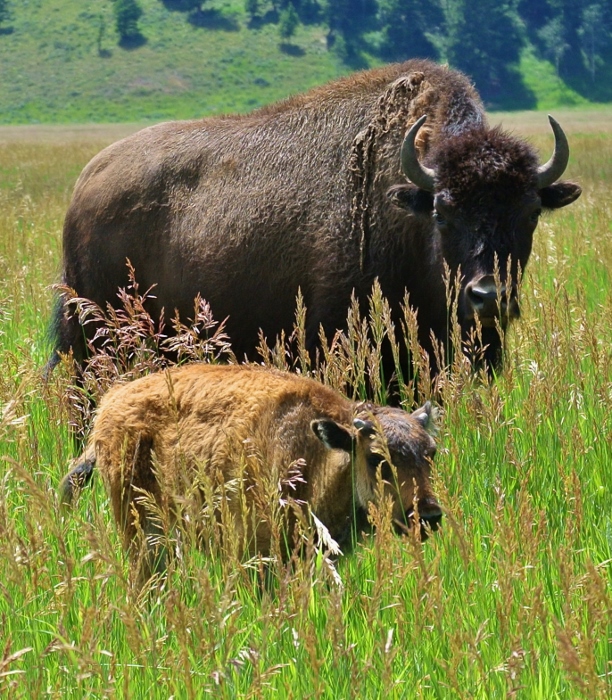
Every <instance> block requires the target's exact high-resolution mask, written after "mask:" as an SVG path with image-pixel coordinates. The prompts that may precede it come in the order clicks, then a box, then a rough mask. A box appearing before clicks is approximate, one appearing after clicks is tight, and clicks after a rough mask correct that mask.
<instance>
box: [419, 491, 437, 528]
mask: <svg viewBox="0 0 612 700" xmlns="http://www.w3.org/2000/svg"><path fill="white" fill-rule="evenodd" d="M418 508H419V520H420V521H421V532H423V530H427V528H429V529H430V530H431V531H432V532H435V531H436V530H437V529H438V528H439V527H440V523H441V522H442V509H441V508H440V506H439V505H438V503H437V502H436V501H435V500H434V499H433V498H425V499H423V500H422V501H419V506H418Z"/></svg>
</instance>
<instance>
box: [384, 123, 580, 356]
mask: <svg viewBox="0 0 612 700" xmlns="http://www.w3.org/2000/svg"><path fill="white" fill-rule="evenodd" d="M425 119H426V117H425V116H423V117H421V118H420V119H419V120H418V121H417V122H415V124H414V125H413V126H412V127H411V128H410V130H409V131H408V133H407V134H406V137H405V139H404V143H403V145H402V151H401V168H402V171H403V173H404V175H405V176H406V177H407V178H408V179H409V180H410V181H411V182H410V183H406V184H401V185H396V186H394V187H392V188H390V190H389V192H388V195H389V197H390V198H391V200H392V202H393V203H394V204H396V205H397V206H399V207H401V208H403V209H407V210H409V211H410V212H412V213H413V214H414V215H415V216H417V217H420V218H425V219H426V220H427V221H428V222H429V226H430V229H429V230H430V231H431V235H432V242H433V245H434V247H435V250H436V253H437V254H438V256H439V257H440V258H442V259H443V260H445V261H446V263H447V264H448V266H449V268H450V270H451V273H452V274H453V275H455V274H456V273H457V272H460V275H461V279H462V284H461V289H460V292H459V308H458V316H459V322H460V324H461V327H462V329H463V331H464V335H466V334H467V333H468V332H469V329H470V328H472V327H473V325H474V319H475V317H476V316H478V318H479V319H480V323H481V325H482V328H483V335H485V336H486V335H487V334H488V338H487V340H488V344H489V346H490V348H491V350H490V351H489V355H488V356H487V359H489V360H492V361H493V363H495V362H496V359H497V358H496V357H491V356H490V355H491V352H496V353H497V354H498V352H497V351H498V350H499V347H500V343H499V340H497V343H496V342H495V338H494V336H496V335H497V332H496V326H497V323H500V324H501V327H502V328H505V327H506V325H507V324H508V322H509V321H511V320H512V319H514V318H516V317H518V316H519V313H520V310H519V304H518V300H517V284H518V281H519V278H520V274H521V272H522V271H523V270H524V269H525V266H526V265H527V261H528V259H529V255H530V253H531V246H532V240H533V232H534V230H535V228H536V225H537V223H538V220H539V218H540V215H541V213H542V211H543V210H551V209H558V208H560V207H564V206H566V205H568V204H571V202H573V201H574V200H575V199H577V198H578V197H579V196H580V193H581V189H580V187H579V186H578V185H576V184H574V183H571V182H563V181H561V182H558V179H559V178H560V177H561V175H562V174H563V172H564V171H565V168H566V166H567V162H568V159H569V146H568V143H567V139H566V137H565V134H564V133H563V130H562V129H561V127H560V126H559V124H558V123H557V122H556V121H555V120H554V119H553V118H552V117H549V120H550V124H551V127H552V130H553V132H554V135H555V148H554V153H553V155H552V157H551V159H550V160H549V161H548V162H547V163H545V164H544V165H539V163H538V159H537V156H536V154H535V152H534V150H533V149H532V147H531V146H529V145H528V144H527V143H525V142H524V141H521V140H519V139H516V138H514V137H513V136H511V135H510V134H507V133H505V132H503V131H502V130H501V129H500V128H495V129H489V128H487V127H486V126H478V127H476V128H470V129H464V130H456V132H455V133H450V134H449V135H448V136H447V137H446V138H444V139H442V140H441V141H440V142H439V143H437V144H436V145H434V146H433V147H432V149H431V151H430V152H429V153H428V156H427V161H428V163H429V165H424V164H423V163H421V162H419V159H418V157H417V153H416V148H415V138H416V136H417V133H418V131H419V129H420V128H421V126H422V125H423V123H424V121H425Z"/></svg>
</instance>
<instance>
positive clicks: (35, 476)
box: [0, 134, 612, 699]
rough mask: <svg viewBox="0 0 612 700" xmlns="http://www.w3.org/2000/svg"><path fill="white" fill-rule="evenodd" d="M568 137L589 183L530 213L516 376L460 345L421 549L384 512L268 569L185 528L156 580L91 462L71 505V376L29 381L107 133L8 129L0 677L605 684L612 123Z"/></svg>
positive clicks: (130, 693)
mask: <svg viewBox="0 0 612 700" xmlns="http://www.w3.org/2000/svg"><path fill="white" fill-rule="evenodd" d="M540 138H541V143H540V140H539V139H540ZM549 138H550V137H549V135H546V136H542V137H538V141H537V144H538V145H541V146H542V149H543V150H547V149H548V146H549ZM570 138H571V146H572V161H571V163H570V172H569V176H570V177H573V178H575V179H576V180H578V181H579V182H580V183H581V184H582V185H583V189H584V194H583V196H582V198H581V199H580V200H578V202H577V203H576V204H574V205H572V206H571V207H569V208H568V209H566V210H563V211H561V212H559V213H557V214H555V215H551V216H550V217H549V218H548V217H547V218H545V219H544V220H543V221H542V222H541V224H540V226H539V228H538V231H537V233H536V237H535V242H534V251H533V255H532V258H531V261H530V263H529V267H528V270H527V274H526V279H525V282H524V285H523V295H522V296H523V298H522V311H523V317H522V318H521V320H520V322H518V323H517V324H515V326H514V327H513V328H512V330H511V331H510V333H509V337H508V353H507V358H506V364H505V369H504V371H503V373H502V374H501V376H499V377H498V378H497V380H496V381H495V382H489V381H487V380H486V379H482V378H480V379H474V378H472V377H471V376H470V374H469V372H468V371H467V369H466V368H465V367H463V366H462V365H461V363H460V362H457V366H456V367H455V370H454V372H453V373H452V374H451V375H449V377H448V378H447V379H446V380H445V381H444V382H443V383H442V385H441V389H440V391H441V393H442V396H443V399H444V421H443V426H442V434H441V437H440V448H439V451H438V455H437V457H436V463H435V485H436V489H437V493H438V496H439V499H440V501H441V502H442V504H443V505H444V509H445V519H444V522H443V527H442V529H441V530H440V531H439V532H438V533H436V534H435V536H433V537H431V538H430V539H429V540H428V541H427V542H426V543H425V544H423V545H420V544H418V543H415V542H413V541H411V540H410V539H406V538H404V539H401V538H399V537H396V536H394V535H392V534H391V533H390V531H389V529H388V528H386V527H384V526H381V527H380V528H379V529H378V530H377V532H376V534H375V535H373V536H371V537H368V538H366V539H365V540H364V541H363V542H362V543H361V544H359V545H358V546H357V548H356V551H355V552H353V553H352V554H349V555H347V556H345V557H341V558H340V560H339V561H338V562H337V564H336V565H335V569H334V568H332V566H331V565H330V563H329V562H327V561H326V560H325V559H324V558H323V557H321V556H316V555H314V554H313V556H312V557H305V558H304V560H298V561H297V562H295V564H294V566H293V567H289V568H283V567H281V566H278V567H276V568H274V569H273V572H274V575H273V580H272V582H271V584H270V585H268V586H261V585H260V584H259V583H258V578H259V576H260V573H261V572H259V573H258V571H257V565H256V563H253V564H252V566H253V567H254V568H255V571H253V570H252V568H249V567H247V566H245V565H244V564H241V563H240V562H238V561H236V560H235V559H234V558H232V557H231V556H229V555H223V553H221V552H212V553H209V554H207V553H204V552H200V551H197V550H194V549H189V548H187V549H185V550H184V552H183V555H182V558H181V559H179V560H178V562H177V564H176V567H175V569H174V570H173V572H172V573H171V578H170V581H169V582H168V585H167V587H166V588H165V589H164V590H163V591H161V592H157V593H155V592H154V593H153V594H152V595H149V596H146V595H145V596H143V595H142V594H141V592H140V591H139V590H138V589H137V588H136V587H134V585H133V582H132V576H131V572H130V568H129V566H128V564H127V562H126V560H125V557H124V555H123V553H122V549H121V544H120V540H119V537H118V535H117V533H116V531H115V527H114V524H113V518H112V513H111V512H110V508H109V503H108V500H107V497H106V494H105V492H104V489H103V487H102V485H101V484H100V483H99V480H98V481H96V482H95V483H94V487H93V488H92V489H91V490H90V491H87V492H85V493H84V494H83V496H82V498H81V500H80V502H79V504H78V507H77V509H76V510H75V512H74V513H72V514H71V515H70V516H68V517H64V516H63V515H61V514H60V513H59V511H58V503H57V497H56V495H55V488H56V486H57V483H58V481H59V479H60V478H61V476H62V475H63V474H64V473H65V471H66V470H67V465H68V461H69V459H70V457H71V456H73V454H74V451H75V447H74V445H73V441H72V438H71V436H70V433H69V430H68V422H69V420H70V406H69V405H68V403H67V401H66V395H67V392H68V387H69V380H68V376H67V374H66V372H65V371H64V370H63V369H61V368H59V371H57V372H56V373H55V374H53V375H52V377H51V379H50V381H49V383H48V384H44V383H43V382H42V381H41V377H40V369H41V366H42V364H43V363H44V361H45V359H46V356H47V353H48V347H47V344H46V341H45V323H46V320H47V318H48V314H49V309H50V304H51V292H50V290H49V285H50V284H51V283H52V282H54V281H55V280H56V278H57V274H58V269H59V255H60V229H61V220H62V216H63V213H64V211H65V208H66V205H67V202H68V199H69V195H70V189H71V187H72V184H73V182H74V179H75V176H76V174H77V173H78V171H79V169H80V168H81V167H82V165H84V163H85V162H86V161H87V159H88V158H89V157H90V156H91V155H93V153H94V152H95V151H96V150H97V149H98V147H99V144H93V143H92V144H85V145H73V144H49V145H47V144H43V145H41V144H36V145H28V144H19V143H17V144H13V145H7V146H3V147H0V693H1V694H3V695H6V696H7V697H17V698H31V697H47V696H50V697H62V698H64V697H65V698H72V697H74V698H82V697H129V698H157V697H159V698H168V697H170V696H174V697H176V698H183V697H184V698H195V697H197V698H199V697H203V696H205V695H207V694H208V695H211V696H213V697H222V698H234V697H264V698H268V697H287V698H291V697H295V698H301V697H320V698H349V697H367V698H378V697H392V698H396V697H397V698H467V697H470V698H492V697H495V698H497V697H520V698H542V699H544V698H546V699H548V698H554V697H559V698H579V697H585V698H593V697H601V698H605V697H609V696H610V694H611V691H612V687H611V686H612V682H611V680H610V673H611V672H612V668H611V662H612V648H611V637H612V626H611V623H612V586H611V583H612V582H611V578H610V562H611V561H612V495H611V494H610V488H611V479H610V467H609V465H610V464H611V462H612V446H611V445H612V410H611V409H612V349H611V348H612V300H611V287H610V273H609V270H610V269H612V225H611V223H610V222H611V221H612V212H611V208H612V205H611V204H610V200H609V197H608V194H607V193H608V190H609V188H610V186H611V183H612V135H610V134H599V135H588V136H580V135H574V136H572V135H570ZM373 309H374V318H373V323H374V325H377V324H378V326H379V327H381V326H384V322H383V321H382V320H381V318H382V311H381V309H382V306H381V305H380V304H379V303H378V302H377V303H376V304H375V305H374V306H373ZM354 334H356V331H355V332H354ZM361 352H362V351H361V350H360V349H359V347H357V349H356V350H355V354H354V355H353V356H351V355H350V353H348V354H347V356H346V358H345V359H344V360H343V362H345V363H346V367H345V369H347V368H348V365H349V364H350V363H351V362H352V363H353V365H355V364H359V362H362V363H363V364H364V366H366V367H367V366H368V359H367V356H366V355H367V353H366V351H365V350H363V353H362V354H361V355H360V353H361ZM269 361H270V362H274V361H276V362H279V361H280V360H279V359H278V357H277V358H274V357H270V358H269ZM370 361H371V362H372V361H374V360H372V357H370ZM336 369H337V371H335V370H334V368H333V364H332V365H330V367H329V368H328V369H327V370H325V371H323V370H322V371H321V375H322V376H323V377H324V378H325V379H326V380H327V381H330V382H331V383H340V382H343V381H344V379H345V376H346V375H343V374H342V371H341V370H342V367H340V365H338V366H337V367H336ZM409 389H410V387H408V389H407V394H409ZM374 516H375V517H376V518H379V519H380V520H381V521H384V516H385V514H384V512H382V511H381V512H379V513H374ZM336 572H337V575H338V577H339V579H340V580H341V584H339V582H338V579H337V577H336Z"/></svg>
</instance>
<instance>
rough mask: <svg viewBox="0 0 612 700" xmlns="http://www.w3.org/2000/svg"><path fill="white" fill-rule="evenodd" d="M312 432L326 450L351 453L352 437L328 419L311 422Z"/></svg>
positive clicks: (344, 429)
mask: <svg viewBox="0 0 612 700" xmlns="http://www.w3.org/2000/svg"><path fill="white" fill-rule="evenodd" d="M310 427H311V428H312V432H313V433H314V434H315V435H316V436H317V437H318V438H319V440H320V441H321V442H322V443H323V444H324V445H325V447H327V449H328V450H344V451H345V452H352V451H353V436H352V435H351V433H350V432H349V431H348V430H347V428H345V427H344V426H342V425H339V424H338V423H336V421H333V420H331V419H329V418H320V419H319V420H313V421H312V423H311V424H310Z"/></svg>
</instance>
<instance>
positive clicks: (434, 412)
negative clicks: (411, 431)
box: [412, 401, 440, 437]
mask: <svg viewBox="0 0 612 700" xmlns="http://www.w3.org/2000/svg"><path fill="white" fill-rule="evenodd" d="M412 417H413V418H414V419H415V420H418V421H419V423H420V424H421V425H422V426H423V428H424V429H425V430H426V431H427V432H428V433H429V434H430V435H431V436H432V437H437V435H438V432H439V429H440V426H439V425H438V421H439V420H440V409H438V408H437V407H436V406H432V405H431V401H428V402H427V403H426V404H425V405H423V406H421V408H417V410H416V411H414V412H413V414H412Z"/></svg>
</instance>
